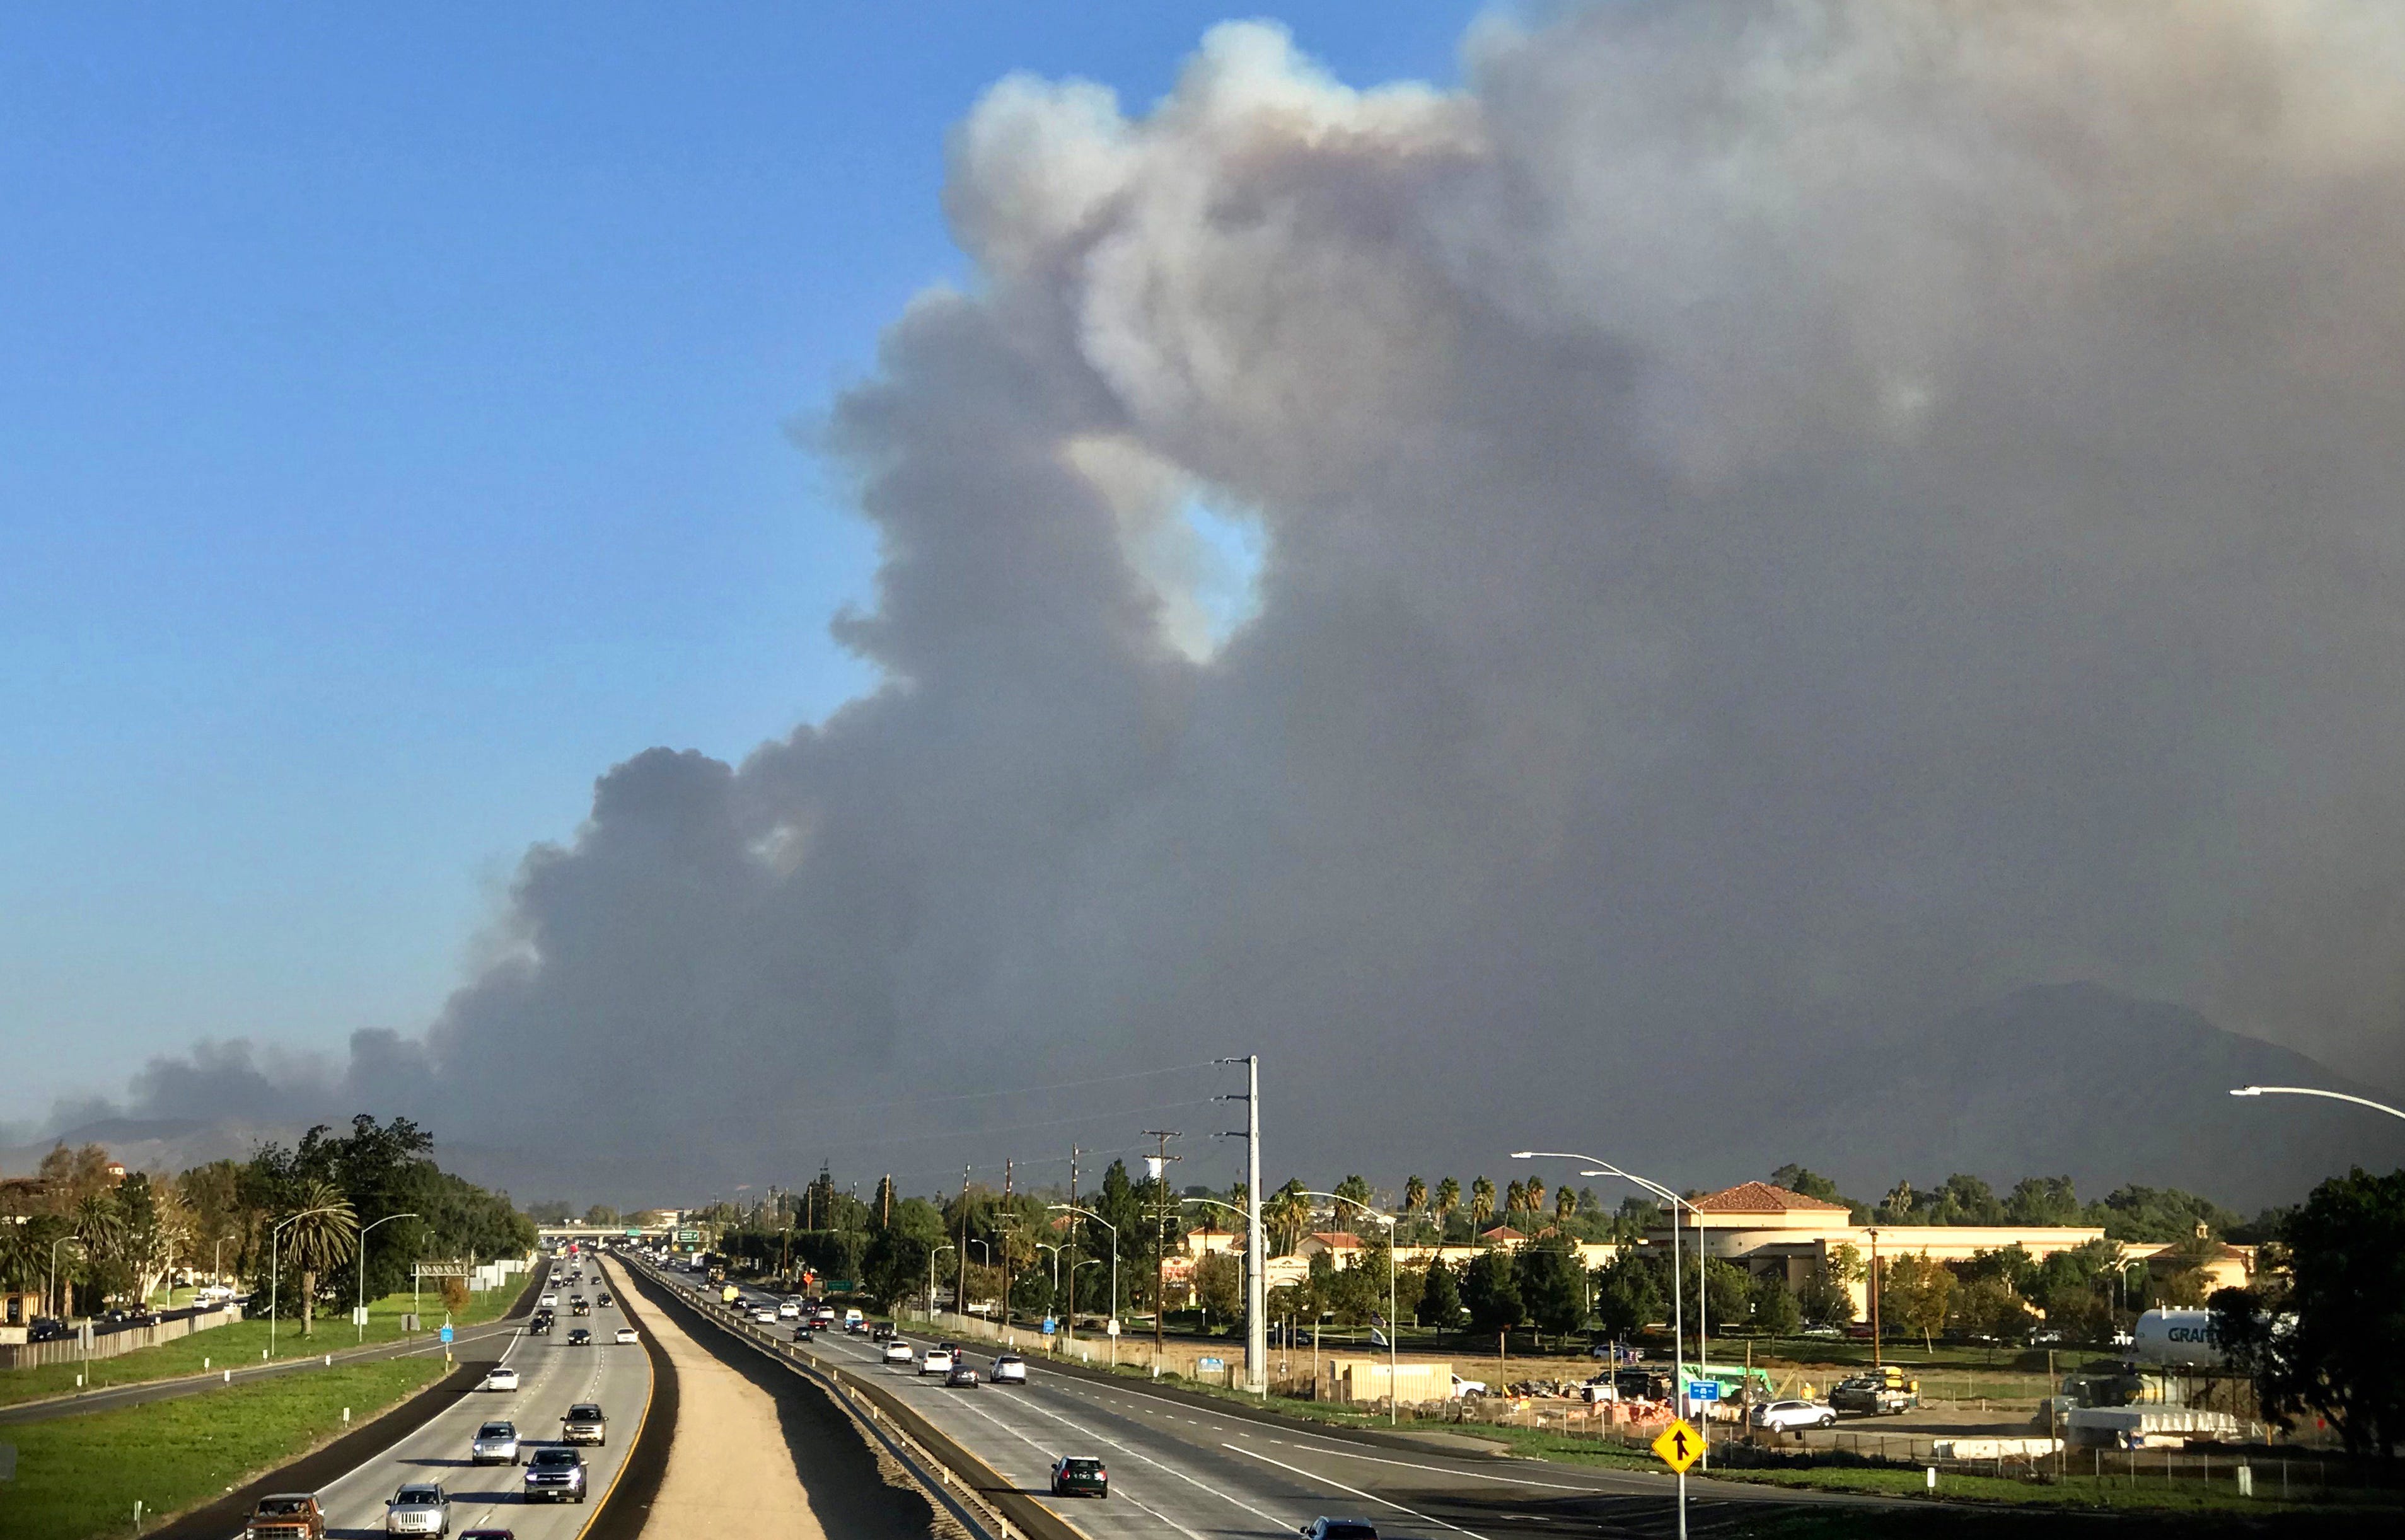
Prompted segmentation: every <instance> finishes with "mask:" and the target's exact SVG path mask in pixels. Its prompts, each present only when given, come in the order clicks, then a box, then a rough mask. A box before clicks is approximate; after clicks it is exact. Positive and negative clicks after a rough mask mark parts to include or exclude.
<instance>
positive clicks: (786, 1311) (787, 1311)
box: [777, 1299, 802, 1321]
mask: <svg viewBox="0 0 2405 1540" xmlns="http://www.w3.org/2000/svg"><path fill="white" fill-rule="evenodd" d="M801 1318H802V1308H801V1307H800V1306H799V1305H796V1304H795V1303H794V1302H793V1301H792V1300H790V1299H788V1300H786V1301H785V1302H784V1303H783V1304H781V1305H780V1306H778V1307H777V1319H778V1320H780V1321H799V1320H800V1319H801Z"/></svg>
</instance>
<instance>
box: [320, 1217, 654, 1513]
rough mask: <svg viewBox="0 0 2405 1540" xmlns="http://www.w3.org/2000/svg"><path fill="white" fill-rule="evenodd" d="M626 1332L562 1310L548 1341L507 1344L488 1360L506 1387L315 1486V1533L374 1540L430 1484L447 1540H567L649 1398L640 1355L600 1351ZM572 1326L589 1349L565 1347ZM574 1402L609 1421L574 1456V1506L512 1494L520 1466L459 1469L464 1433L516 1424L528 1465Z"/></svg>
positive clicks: (617, 1461)
mask: <svg viewBox="0 0 2405 1540" xmlns="http://www.w3.org/2000/svg"><path fill="white" fill-rule="evenodd" d="M586 1266H587V1267H592V1266H593V1264H591V1263H587V1264H586ZM622 1287H623V1280H616V1279H611V1280H607V1281H603V1279H602V1278H598V1277H597V1276H596V1275H595V1274H594V1273H591V1272H588V1274H587V1275H586V1278H585V1280H584V1282H583V1283H582V1284H579V1285H572V1286H570V1285H563V1286H562V1287H560V1288H559V1289H558V1290H557V1291H556V1292H557V1293H558V1294H559V1295H560V1297H561V1298H562V1299H563V1300H565V1299H567V1298H568V1297H569V1295H570V1294H571V1293H584V1294H585V1295H588V1296H591V1295H598V1294H599V1293H600V1291H601V1290H603V1289H609V1290H611V1291H612V1293H613V1294H614V1293H615V1292H617V1291H618V1290H619V1289H621V1288H622ZM626 1324H627V1321H626V1316H625V1314H624V1312H622V1311H621V1310H620V1309H618V1308H617V1307H616V1306H615V1305H610V1306H600V1305H597V1306H595V1307H594V1309H593V1313H592V1315H591V1316H589V1317H586V1316H578V1317H574V1318H570V1316H568V1315H567V1314H566V1313H565V1312H563V1313H562V1314H561V1315H560V1317H559V1323H558V1324H557V1326H556V1327H555V1328H554V1329H553V1331H552V1333H551V1334H550V1335H548V1336H532V1335H525V1336H518V1337H513V1338H512V1339H511V1340H510V1342H509V1345H508V1346H507V1348H506V1349H505V1350H504V1351H503V1352H502V1354H501V1355H500V1362H501V1363H504V1364H506V1365H509V1366H511V1367H513V1368H514V1369H516V1370H517V1371H518V1375H519V1384H518V1388H517V1389H516V1390H514V1391H480V1392H477V1393H474V1394H471V1395H466V1396H462V1397H461V1398H460V1399H459V1400H458V1402H457V1404H456V1405H454V1406H452V1407H447V1408H445V1409H444V1410H443V1411H442V1412H440V1413H438V1414H437V1415H436V1416H435V1417H434V1418H433V1419H432V1420H431V1421H429V1422H427V1423H426V1424H425V1425H424V1426H422V1427H420V1428H418V1429H417V1430H416V1431H415V1433H412V1434H410V1435H407V1436H406V1437H403V1438H402V1439H401V1440H400V1442H398V1443H396V1444H394V1445H393V1446H392V1447H391V1448H389V1449H386V1450H384V1451H383V1452H382V1453H380V1454H378V1455H376V1456H375V1457H374V1458H373V1459H372V1460H369V1461H368V1462H367V1463H364V1464H362V1465H360V1466H359V1467H358V1468H357V1469H355V1470H352V1471H350V1472H348V1473H347V1474H345V1475H344V1476H343V1477H340V1478H338V1479H336V1480H334V1481H332V1482H331V1483H329V1484H328V1485H326V1486H324V1487H322V1488H320V1489H319V1490H318V1493H317V1500H318V1501H319V1502H320V1503H321V1504H323V1505H325V1509H326V1527H327V1532H328V1533H330V1534H349V1535H361V1534H367V1533H376V1534H381V1533H384V1527H385V1505H386V1504H387V1502H388V1501H390V1499H391V1498H392V1496H393V1494H394V1493H395V1492H396V1491H399V1490H400V1489H401V1487H402V1486H403V1485H405V1484H411V1483H417V1482H427V1481H432V1482H438V1483H440V1484H441V1485H442V1487H443V1490H444V1491H445V1492H446V1493H447V1495H448V1496H449V1497H450V1499H451V1523H450V1531H451V1533H452V1534H454V1535H457V1534H458V1533H460V1532H461V1531H463V1530H470V1529H480V1528H495V1529H508V1530H511V1531H513V1532H514V1533H516V1535H517V1536H518V1540H574V1537H575V1536H576V1535H577V1534H578V1533H580V1532H581V1531H582V1530H583V1529H584V1524H585V1521H586V1520H587V1519H590V1518H592V1517H593V1514H594V1511H595V1505H598V1503H599V1502H600V1501H601V1499H602V1496H603V1494H604V1493H606V1492H607V1491H609V1490H610V1484H611V1482H612V1479H613V1478H614V1477H616V1476H617V1474H618V1470H619V1467H620V1466H621V1465H622V1464H624V1463H625V1461H626V1454H627V1451H628V1450H629V1449H631V1448H632V1447H633V1444H634V1440H635V1430H636V1428H637V1426H638V1425H639V1424H640V1422H641V1421H642V1418H643V1410H644V1407H645V1404H646V1403H647V1401H648V1400H649V1398H650V1395H651V1384H652V1371H651V1364H650V1360H649V1358H648V1356H647V1355H646V1354H645V1353H644V1351H643V1349H642V1348H641V1347H640V1345H628V1346H624V1347H621V1346H616V1345H613V1344H612V1337H614V1336H615V1335H616V1333H617V1329H618V1328H619V1327H620V1326H623V1325H626ZM580 1326H581V1327H584V1328H586V1329H589V1330H590V1331H591V1332H592V1334H593V1346H591V1347H582V1348H571V1347H569V1346H568V1345H567V1342H568V1334H569V1332H570V1329H571V1328H574V1327H580ZM578 1402H592V1403H594V1404H596V1405H598V1406H599V1407H601V1409H602V1410H603V1412H604V1413H606V1414H607V1416H608V1418H609V1434H608V1441H607V1442H606V1443H605V1444H603V1445H602V1446H601V1447H600V1448H598V1449H596V1448H592V1447H590V1446H585V1447H584V1448H583V1449H581V1452H582V1453H583V1454H584V1461H585V1464H586V1467H587V1471H586V1481H587V1483H588V1488H589V1491H590V1493H591V1495H590V1497H589V1498H588V1499H587V1501H586V1503H585V1504H584V1505H581V1506H580V1505H575V1504H572V1503H560V1504H552V1505H545V1504H540V1503H537V1504H529V1503H527V1502H526V1501H525V1498H524V1494H523V1493H524V1478H525V1474H526V1473H525V1470H524V1468H523V1467H520V1466H514V1465H494V1464H487V1465H477V1464H474V1463H471V1460H470V1454H469V1450H470V1445H471V1442H472V1441H473V1439H474V1438H475V1435H476V1430H477V1429H478V1428H479V1427H480V1426H481V1425H483V1424H484V1423H485V1422H487V1421H511V1422H514V1423H516V1424H517V1429H518V1433H519V1435H520V1436H521V1437H522V1439H523V1440H524V1441H525V1445H526V1450H527V1453H526V1458H527V1459H528V1460H529V1461H531V1460H532V1458H533V1451H534V1450H535V1449H539V1448H542V1447H545V1446H552V1445H556V1444H558V1442H559V1433H560V1420H561V1418H562V1417H563V1416H564V1415H566V1413H567V1411H568V1408H569V1407H570V1406H572V1405H574V1404H576V1403H578Z"/></svg>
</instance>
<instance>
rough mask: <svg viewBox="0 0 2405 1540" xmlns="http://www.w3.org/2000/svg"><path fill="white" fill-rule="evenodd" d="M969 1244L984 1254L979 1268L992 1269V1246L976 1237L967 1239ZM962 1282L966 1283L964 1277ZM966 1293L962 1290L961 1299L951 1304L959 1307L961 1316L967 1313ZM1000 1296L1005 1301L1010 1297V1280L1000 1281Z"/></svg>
mask: <svg viewBox="0 0 2405 1540" xmlns="http://www.w3.org/2000/svg"><path fill="white" fill-rule="evenodd" d="M969 1244H970V1245H972V1246H975V1247H976V1248H977V1250H978V1251H980V1252H982V1253H985V1260H984V1261H983V1262H981V1263H979V1264H977V1265H978V1266H979V1267H992V1266H993V1248H992V1246H990V1245H988V1244H987V1243H986V1242H985V1241H982V1240H980V1239H977V1237H975V1236H971V1237H969ZM964 1271H965V1270H964ZM963 1281H964V1282H965V1281H966V1279H965V1277H963ZM967 1292H968V1291H967V1290H965V1289H963V1291H962V1297H961V1298H959V1299H957V1300H955V1301H953V1303H954V1304H957V1305H958V1306H960V1308H961V1313H962V1314H963V1315H966V1314H968V1313H969V1302H968V1298H967ZM1002 1295H1003V1298H1004V1299H1005V1300H1007V1299H1008V1298H1009V1297H1010V1280H1008V1279H1004V1280H1003V1281H1002Z"/></svg>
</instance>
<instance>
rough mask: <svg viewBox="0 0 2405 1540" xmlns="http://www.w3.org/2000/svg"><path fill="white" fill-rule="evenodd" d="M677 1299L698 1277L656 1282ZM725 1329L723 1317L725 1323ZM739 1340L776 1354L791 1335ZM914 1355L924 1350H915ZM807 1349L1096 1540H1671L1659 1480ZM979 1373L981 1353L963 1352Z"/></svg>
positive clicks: (1705, 1499)
mask: <svg viewBox="0 0 2405 1540" xmlns="http://www.w3.org/2000/svg"><path fill="white" fill-rule="evenodd" d="M655 1276H658V1277H660V1278H662V1279H663V1281H667V1282H668V1283H669V1284H670V1285H671V1286H672V1287H678V1288H682V1289H690V1288H691V1287H692V1281H691V1279H690V1278H689V1277H688V1278H685V1279H682V1280H680V1279H679V1278H678V1277H677V1276H676V1275H674V1274H655ZM718 1318H719V1319H721V1320H724V1319H727V1316H726V1314H725V1312H723V1311H722V1312H720V1314H719V1317H718ZM746 1329H749V1330H752V1331H755V1332H757V1333H758V1334H759V1335H761V1336H762V1337H767V1338H768V1339H771V1340H783V1339H786V1338H790V1337H791V1336H792V1323H779V1324H778V1325H777V1326H775V1327H768V1326H757V1327H747V1328H746ZM909 1340H910V1342H911V1346H912V1347H913V1348H914V1349H918V1350H923V1349H924V1348H925V1347H926V1346H927V1345H928V1344H927V1341H926V1339H925V1338H923V1337H910V1338H909ZM803 1351H807V1352H809V1353H812V1354H814V1355H816V1356H817V1357H819V1358H821V1359H823V1360H825V1361H828V1362H832V1363H836V1364H840V1365H843V1366H844V1367H846V1368H849V1369H852V1370H855V1371H865V1372H866V1373H868V1374H871V1375H876V1376H881V1377H883V1378H884V1379H885V1380H886V1381H887V1382H888V1384H889V1385H890V1387H891V1388H892V1389H893V1390H894V1391H895V1392H897V1393H900V1394H901V1395H903V1396H904V1397H906V1398H907V1402H908V1404H909V1405H910V1406H912V1407H916V1408H917V1409H918V1410H919V1411H921V1413H922V1414H923V1415H924V1416H926V1418H927V1419H928V1420H929V1421H932V1422H933V1423H935V1426H936V1427H937V1428H939V1429H941V1430H942V1431H943V1432H944V1433H945V1434H946V1435H949V1437H951V1438H953V1439H954V1440H956V1441H957V1442H959V1443H960V1444H962V1445H963V1446H965V1447H966V1448H968V1449H971V1450H972V1451H974V1452H975V1453H976V1454H977V1456H978V1457H979V1458H980V1459H982V1460H984V1461H985V1462H986V1463H988V1464H989V1465H991V1466H992V1467H993V1468H994V1469H995V1470H996V1471H998V1472H1000V1473H1001V1474H1002V1475H1003V1476H1004V1477H1006V1478H1007V1479H1009V1480H1010V1481H1011V1482H1012V1483H1013V1484H1014V1485H1015V1486H1017V1487H1018V1488H1019V1490H1020V1491H1024V1492H1027V1493H1029V1494H1030V1495H1032V1496H1034V1497H1035V1498H1036V1499H1037V1500H1038V1501H1040V1502H1042V1503H1044V1504H1045V1505H1047V1506H1048V1507H1050V1508H1051V1509H1052V1510H1053V1511H1054V1512H1055V1513H1058V1514H1059V1515H1060V1516H1061V1517H1062V1518H1063V1519H1066V1520H1068V1521H1069V1522H1070V1523H1072V1524H1075V1525H1076V1527H1077V1528H1078V1529H1080V1530H1082V1531H1084V1532H1085V1533H1088V1534H1090V1535H1093V1536H1095V1537H1096V1540H1116V1537H1120V1536H1126V1537H1130V1540H1135V1537H1142V1540H1163V1537H1183V1540H1221V1537H1223V1536H1225V1537H1233V1536H1246V1537H1259V1536H1265V1535H1291V1534H1293V1533H1295V1531H1296V1530H1297V1529H1298V1528H1300V1527H1301V1526H1302V1525H1304V1524H1308V1523H1309V1522H1310V1521H1311V1520H1312V1519H1315V1518H1317V1517H1319V1516H1321V1515H1323V1514H1326V1515H1329V1516H1332V1517H1333V1516H1344V1517H1357V1518H1365V1519H1370V1520H1371V1522H1372V1523H1374V1524H1376V1525H1377V1527H1378V1532H1379V1533H1380V1534H1382V1535H1388V1536H1426V1537H1430V1540H1435V1537H1442V1536H1447V1535H1469V1536H1473V1537H1487V1536H1496V1537H1499V1536H1505V1535H1540V1534H1544V1535H1558V1534H1562V1533H1588V1534H1598V1533H1599V1534H1607V1535H1667V1534H1669V1533H1675V1530H1676V1524H1677V1515H1676V1507H1675V1504H1674V1502H1673V1500H1672V1499H1673V1493H1674V1491H1675V1486H1674V1484H1673V1482H1672V1480H1671V1478H1670V1477H1669V1476H1668V1475H1667V1472H1666V1473H1664V1474H1662V1475H1659V1476H1657V1475H1653V1474H1652V1473H1641V1474H1640V1473H1630V1472H1620V1471H1608V1470H1599V1469H1592V1468H1587V1467H1582V1466H1575V1465H1560V1464H1549V1463H1538V1462H1534V1461H1501V1460H1496V1459H1493V1458H1490V1457H1486V1456H1482V1455H1474V1454H1452V1453H1446V1452H1442V1451H1441V1450H1440V1449H1435V1448H1431V1449H1428V1450H1427V1452H1422V1451H1421V1450H1419V1449H1396V1448H1394V1447H1392V1446H1391V1445H1386V1444H1373V1443H1369V1442H1366V1441H1357V1440H1353V1439H1351V1438H1348V1437H1347V1436H1346V1435H1343V1433H1341V1432H1336V1433H1329V1434H1320V1433H1316V1432H1306V1431H1302V1430H1299V1429H1292V1428H1288V1427H1284V1426H1276V1425H1272V1424H1267V1423H1263V1422H1257V1421H1250V1420H1248V1419H1245V1418H1240V1417H1233V1416H1229V1415H1226V1414H1224V1413H1221V1412H1218V1411H1217V1410H1215V1409H1213V1408H1212V1407H1208V1406H1198V1405H1195V1404H1193V1403H1192V1402H1189V1401H1188V1400H1187V1399H1185V1398H1183V1397H1176V1396H1169V1395H1162V1394H1159V1393H1155V1392H1154V1391H1152V1390H1151V1389H1149V1388H1148V1387H1146V1386H1144V1385H1142V1384H1130V1385H1122V1384H1118V1383H1098V1382H1096V1381H1093V1380H1089V1379H1077V1378H1075V1377H1072V1376H1069V1375H1065V1374H1059V1373H1054V1372H1052V1371H1051V1369H1050V1367H1049V1366H1048V1365H1047V1364H1046V1363H1045V1362H1044V1361H1043V1359H1042V1358H1041V1357H1040V1356H1038V1357H1034V1358H1031V1360H1030V1379H1029V1383H1028V1384H1026V1385H1024V1386H1016V1385H1013V1386H1000V1387H997V1386H991V1385H985V1386H980V1387H978V1388H977V1389H975V1390H965V1389H963V1390H947V1389H945V1388H944V1387H943V1386H942V1384H941V1383H940V1377H939V1376H926V1377H923V1378H922V1377H921V1375H920V1374H919V1373H918V1365H917V1364H916V1363H915V1362H914V1363H912V1364H908V1365H899V1364H897V1365H886V1364H884V1363H883V1362H882V1361H881V1358H880V1348H879V1345H878V1344H874V1343H871V1342H870V1341H868V1340H867V1339H866V1338H865V1337H849V1336H844V1335H841V1334H832V1335H823V1336H821V1337H819V1338H818V1340H817V1341H816V1342H814V1343H812V1344H810V1345H809V1347H808V1348H806V1349H804V1350H803ZM970 1362H971V1363H972V1364H974V1365H977V1368H978V1369H979V1370H980V1371H983V1370H985V1369H987V1368H988V1367H989V1366H990V1365H991V1363H992V1357H991V1354H990V1352H989V1351H986V1350H982V1349H978V1350H975V1351H972V1352H971V1353H970ZM1062 1454H1090V1455H1098V1456H1100V1457H1101V1458H1102V1460H1103V1462H1104V1465H1105V1466H1106V1468H1107V1469H1108V1470H1109V1472H1110V1486H1111V1495H1110V1496H1109V1497H1107V1498H1104V1499H1101V1500H1096V1499H1092V1498H1082V1499H1081V1498H1054V1497H1052V1496H1051V1495H1050V1487H1049V1481H1048V1471H1049V1467H1050V1465H1051V1462H1052V1460H1053V1458H1054V1457H1055V1456H1056V1455H1062ZM1816 1499H1817V1500H1819V1501H1824V1502H1825V1501H1839V1502H1848V1503H1851V1502H1858V1501H1859V1500H1858V1499H1828V1498H1821V1497H1819V1494H1813V1493H1797V1492H1792V1491H1779V1492H1771V1491H1765V1490H1763V1489H1757V1488H1750V1487H1744V1486H1736V1485H1732V1484H1726V1483H1714V1482H1708V1481H1703V1480H1699V1479H1695V1480H1691V1481H1690V1483H1689V1505H1688V1512H1689V1525H1690V1529H1691V1532H1692V1533H1696V1534H1708V1533H1712V1532H1713V1531H1714V1530H1716V1529H1726V1528H1732V1527H1735V1526H1736V1524H1737V1522H1738V1521H1739V1520H1740V1519H1743V1518H1745V1517H1746V1516H1747V1515H1748V1514H1749V1513H1750V1514H1751V1515H1753V1516H1761V1515H1762V1514H1763V1513H1764V1508H1763V1505H1764V1504H1765V1503H1767V1504H1775V1505H1792V1504H1800V1503H1806V1502H1812V1501H1815V1500H1816Z"/></svg>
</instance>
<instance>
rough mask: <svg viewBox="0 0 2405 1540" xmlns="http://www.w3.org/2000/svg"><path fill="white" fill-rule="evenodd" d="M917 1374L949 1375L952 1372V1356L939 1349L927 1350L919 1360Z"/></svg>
mask: <svg viewBox="0 0 2405 1540" xmlns="http://www.w3.org/2000/svg"><path fill="white" fill-rule="evenodd" d="M919 1372H920V1373H921V1374H949V1373H951V1372H952V1355H951V1354H950V1353H948V1352H946V1351H944V1350H943V1349H941V1348H929V1349H928V1350H927V1351H926V1352H925V1353H924V1354H923V1355H922V1356H921V1358H920V1360H919Z"/></svg>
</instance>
